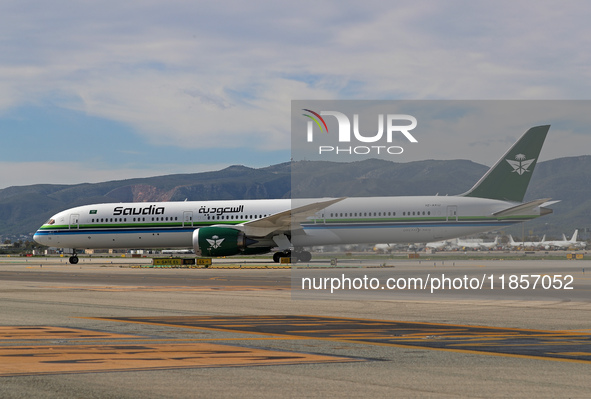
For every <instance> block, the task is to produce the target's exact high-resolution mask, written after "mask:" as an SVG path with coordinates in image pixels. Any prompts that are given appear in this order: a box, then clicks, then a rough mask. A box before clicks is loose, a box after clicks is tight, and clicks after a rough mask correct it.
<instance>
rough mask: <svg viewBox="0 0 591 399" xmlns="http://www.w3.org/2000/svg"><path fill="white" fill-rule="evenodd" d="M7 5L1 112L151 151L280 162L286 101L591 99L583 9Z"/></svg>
mask: <svg viewBox="0 0 591 399" xmlns="http://www.w3.org/2000/svg"><path fill="white" fill-rule="evenodd" d="M552 4H553V3H548V2H530V1H521V2H520V1H517V2H515V1H511V2H509V1H501V2H494V3H474V2H470V1H451V2H445V3H437V2H432V1H417V2H413V3H408V4H405V5H391V4H389V3H384V2H379V1H373V0H370V1H365V2H363V3H359V2H353V1H342V2H322V3H318V2H312V1H304V2H298V3H297V4H296V3H281V4H280V3H273V4H269V3H268V2H262V1H252V2H249V3H248V4H246V3H244V2H240V1H230V2H224V3H214V2H193V3H192V2H186V1H170V2H166V3H164V2H161V1H142V2H138V1H129V2H116V1H103V2H84V3H81V2H75V1H57V2H51V3H38V2H26V1H25V2H4V3H3V4H2V5H0V13H1V15H3V16H4V18H3V20H4V21H3V24H2V25H1V27H0V34H1V35H2V37H4V38H7V39H5V40H3V41H2V42H0V52H1V53H2V54H3V57H2V60H0V113H1V112H7V111H8V110H10V109H14V108H18V107H22V106H24V105H31V104H33V105H38V106H43V105H44V104H50V105H52V106H58V107H63V108H67V109H71V110H76V111H78V112H82V113H85V114H87V115H89V116H93V117H100V118H105V119H108V120H113V121H117V122H119V123H122V124H125V125H126V126H129V127H130V128H131V129H133V131H134V132H135V133H136V134H137V135H138V136H139V137H142V138H143V139H144V140H146V141H147V142H149V143H150V144H151V145H153V146H154V147H157V146H159V145H164V144H166V145H175V146H179V147H183V148H195V149H197V148H211V149H222V150H223V149H227V148H244V149H245V150H247V149H249V148H251V149H257V150H265V151H276V150H285V149H287V148H289V145H290V124H289V119H290V115H289V112H290V101H291V100H292V99H347V98H355V99H396V98H414V99H432V98H453V99H487V98H488V99H490V98H500V99H506V98H512V99H532V98H552V99H562V98H585V97H587V96H588V94H587V93H588V92H589V89H590V88H589V82H591V79H589V77H590V76H589V74H590V72H589V70H588V67H587V66H588V65H589V64H591V59H590V55H589V53H588V52H585V51H582V49H584V48H588V47H589V46H588V45H589V44H590V43H589V40H591V27H590V26H589V24H588V23H587V20H586V18H585V15H586V14H587V12H585V11H586V10H587V11H588V10H589V8H590V6H589V5H588V4H587V3H585V2H577V1H571V2H569V1H567V2H564V3H561V6H560V7H559V9H557V8H556V7H554V6H552V7H549V5H552Z"/></svg>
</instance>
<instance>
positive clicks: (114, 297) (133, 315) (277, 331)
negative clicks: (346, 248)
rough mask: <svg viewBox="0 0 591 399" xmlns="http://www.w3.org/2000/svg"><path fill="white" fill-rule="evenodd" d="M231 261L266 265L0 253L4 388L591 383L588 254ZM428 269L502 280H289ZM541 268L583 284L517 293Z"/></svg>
mask: <svg viewBox="0 0 591 399" xmlns="http://www.w3.org/2000/svg"><path fill="white" fill-rule="evenodd" d="M140 262H142V261H140ZM249 262H250V263H249ZM144 263H145V261H144ZM214 263H215V261H214ZM222 263H223V264H225V265H226V266H230V265H235V264H237V265H240V264H241V265H243V266H244V265H248V266H256V267H259V268H256V269H248V268H242V269H240V268H237V269H146V268H137V267H132V266H137V265H138V261H137V260H133V259H121V258H119V259H118V258H112V259H92V260H89V259H87V258H81V263H80V264H79V265H76V266H74V265H68V264H65V262H64V260H63V259H60V258H54V259H44V258H35V259H24V258H0V301H1V303H2V306H1V307H0V397H2V398H24V397H27V398H31V397H44V398H58V397H85V398H93V397H96V398H110V397H112V398H127V397H129V398H132V397H133V398H136V397H140V396H141V397H145V398H161V397H191V398H194V397H273V398H276V397H285V396H288V397H337V396H338V397H359V396H361V395H362V396H364V397H365V396H370V395H371V396H373V397H392V396H401V397H425V396H432V397H501V396H511V397H531V396H534V395H535V396H538V397H588V396H589V392H591V380H590V379H589V375H591V295H590V292H591V291H590V290H589V289H590V287H591V270H589V271H587V270H586V268H587V267H589V269H591V263H590V262H588V261H585V260H582V261H513V260H512V261H505V262H503V261H482V260H478V261H471V260H462V261H456V262H448V261H446V264H436V265H433V264H432V263H427V262H423V263H418V262H416V261H412V262H411V261H397V262H394V263H395V264H391V265H388V267H385V268H384V267H381V268H371V267H370V266H372V265H371V264H368V263H367V262H361V263H360V264H359V265H358V266H357V268H356V269H355V270H351V269H350V267H352V265H348V266H349V268H332V269H330V270H327V268H322V267H320V266H321V265H319V264H315V265H312V266H315V267H310V268H303V269H298V270H295V271H293V272H292V270H290V269H271V268H266V267H267V266H269V267H272V266H274V264H272V263H265V262H260V261H257V262H256V265H255V264H254V263H253V262H252V261H244V262H237V261H236V260H234V259H232V260H224V261H223V262H222ZM218 264H219V262H218ZM587 265H588V266H587ZM362 266H363V267H362ZM374 266H376V265H374ZM434 269H436V270H437V273H438V274H437V275H438V276H439V275H441V274H445V275H446V276H449V277H450V278H451V279H453V278H456V277H458V276H467V277H466V279H465V281H470V279H472V278H477V277H478V278H481V280H482V276H484V280H483V281H484V282H488V280H487V278H489V277H488V276H493V278H491V280H494V281H493V282H494V283H495V284H496V285H494V286H489V287H488V289H487V290H472V291H473V292H470V295H468V296H465V297H461V296H460V297H457V298H456V297H453V298H452V297H449V298H436V297H432V296H430V294H428V293H427V294H425V293H421V294H420V295H418V294H417V295H414V296H413V295H411V296H409V297H406V298H403V299H397V298H396V299H393V297H389V296H388V295H384V292H385V291H388V290H382V289H378V290H374V291H375V292H372V290H365V291H364V293H363V295H362V296H355V295H353V296H349V295H348V294H349V293H350V292H349V291H351V290H344V291H340V292H339V294H340V295H336V296H334V295H333V296H330V295H316V294H318V292H309V293H308V292H301V291H300V292H297V293H293V292H292V283H293V279H294V278H301V277H302V276H309V277H310V278H313V277H322V278H330V276H333V277H334V276H340V275H342V274H343V273H351V274H347V276H350V277H351V278H357V277H358V276H360V273H361V275H368V276H380V277H379V278H380V281H381V282H383V281H384V280H383V278H384V277H383V276H394V275H395V276H397V277H405V278H406V277H416V276H420V275H422V273H428V274H429V275H430V276H431V277H432V276H433V275H435V274H434ZM376 271H377V274H373V273H374V272H376ZM331 273H332V274H331ZM537 274H540V275H541V276H550V277H539V278H538V280H539V282H540V284H541V283H542V281H543V279H544V278H545V279H546V280H545V281H546V283H548V282H553V283H555V282H556V281H557V279H556V278H555V277H554V276H557V275H560V276H563V275H572V276H573V280H574V281H573V287H574V288H575V289H574V290H571V291H565V290H557V289H552V288H548V289H546V290H544V289H542V290H541V291H540V290H537V291H536V292H533V291H528V290H525V289H522V288H523V287H525V284H526V283H525V281H526V280H527V284H528V289H531V287H529V284H530V283H531V282H533V280H532V279H531V278H530V276H531V275H537ZM501 275H506V276H507V278H508V276H509V275H517V276H522V275H527V276H528V277H527V278H526V279H521V280H519V279H518V280H517V284H522V285H523V286H522V287H516V289H514V290H512V291H513V292H510V291H511V290H507V291H505V292H503V291H501V290H500V289H499V288H500V285H499V284H500V282H501V280H500V277H501ZM326 276H329V277H326ZM292 277H293V278H292ZM376 278H377V277H376ZM458 278H459V277H458ZM559 280H560V281H561V282H562V277H560V278H559ZM452 281H453V280H452ZM508 281H509V280H507V282H508ZM546 285H547V284H546ZM557 286H558V285H557ZM560 287H561V288H562V287H563V285H562V284H560ZM537 288H539V287H537ZM537 288H536V289H537ZM378 291H379V292H378ZM515 291H519V295H515ZM556 291H561V292H558V293H557V292H556ZM427 292H428V291H427ZM493 292H494V293H495V294H496V295H495V296H491V295H490V294H491V293H493ZM545 292H546V293H547V294H548V295H546V296H545V295H544V293H545ZM378 293H379V295H377V294H378ZM456 293H457V292H454V294H456ZM308 294H309V295H308ZM415 294H416V293H415ZM503 294H507V295H503ZM509 294H513V295H509ZM534 294H535V295H534Z"/></svg>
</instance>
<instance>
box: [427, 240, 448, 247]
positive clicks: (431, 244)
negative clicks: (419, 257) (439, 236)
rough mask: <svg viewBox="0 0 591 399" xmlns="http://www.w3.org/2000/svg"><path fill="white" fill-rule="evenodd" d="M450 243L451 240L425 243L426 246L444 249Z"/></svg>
mask: <svg viewBox="0 0 591 399" xmlns="http://www.w3.org/2000/svg"><path fill="white" fill-rule="evenodd" d="M450 243H451V242H450V241H449V240H441V241H433V242H428V243H427V244H425V247H426V248H431V249H443V248H445V247H448V246H450Z"/></svg>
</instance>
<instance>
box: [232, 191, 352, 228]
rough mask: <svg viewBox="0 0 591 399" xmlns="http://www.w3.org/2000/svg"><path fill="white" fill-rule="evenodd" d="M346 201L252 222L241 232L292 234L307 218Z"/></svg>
mask: <svg viewBox="0 0 591 399" xmlns="http://www.w3.org/2000/svg"><path fill="white" fill-rule="evenodd" d="M344 199H345V197H342V198H333V199H330V200H324V201H318V202H314V203H312V204H307V205H303V206H300V207H297V208H293V209H288V210H287V211H283V212H279V213H275V214H273V215H270V216H267V217H265V218H262V219H257V220H252V221H250V222H246V223H244V224H242V225H238V226H240V227H241V229H240V230H242V231H243V232H244V234H246V235H248V236H252V237H265V236H268V235H277V234H285V233H288V232H290V231H291V229H292V227H293V226H298V225H299V224H300V223H301V222H303V221H305V220H306V218H308V217H310V216H313V215H314V214H315V213H316V212H318V211H321V210H322V209H324V208H326V207H328V206H330V205H332V204H336V203H337V202H340V201H342V200H344ZM234 227H237V226H234Z"/></svg>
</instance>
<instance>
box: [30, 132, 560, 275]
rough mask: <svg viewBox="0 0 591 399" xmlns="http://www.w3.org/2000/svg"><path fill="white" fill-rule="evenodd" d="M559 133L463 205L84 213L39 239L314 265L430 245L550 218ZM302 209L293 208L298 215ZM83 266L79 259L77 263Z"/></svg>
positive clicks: (510, 162)
mask: <svg viewBox="0 0 591 399" xmlns="http://www.w3.org/2000/svg"><path fill="white" fill-rule="evenodd" d="M549 128H550V126H537V127H533V128H531V129H529V130H528V131H527V132H526V133H525V134H524V135H523V136H522V137H521V138H520V139H519V140H518V141H517V142H516V143H515V144H514V145H513V146H512V147H511V148H510V149H509V151H507V153H506V154H505V155H504V156H503V157H501V158H500V159H499V160H498V161H497V163H496V164H495V165H494V166H492V167H491V168H490V169H489V170H488V172H486V174H485V175H484V176H483V177H482V178H481V179H480V180H479V181H478V182H477V183H476V184H475V185H474V186H473V187H472V188H471V189H470V190H469V191H468V192H466V193H464V194H460V195H457V196H412V197H366V198H321V199H319V198H317V199H298V200H290V199H276V200H238V201H205V202H203V201H185V202H157V203H116V204H96V205H85V206H79V207H76V208H72V209H68V210H65V211H63V212H60V213H58V214H56V215H54V216H52V217H51V218H50V219H49V220H48V221H47V222H46V223H45V224H43V225H42V226H41V227H40V228H39V230H38V231H37V232H36V233H35V236H34V239H35V241H37V242H38V243H40V244H43V245H47V246H51V247H66V248H76V249H86V248H94V249H98V248H104V249H106V248H136V249H141V248H193V249H194V250H195V254H196V255H198V256H230V255H238V254H245V255H247V254H263V253H268V252H271V251H272V250H273V249H274V248H277V250H276V252H275V254H274V255H273V259H274V260H275V261H276V262H278V261H279V259H280V258H281V257H284V256H291V257H296V258H297V259H299V260H301V261H304V262H306V261H309V260H310V258H311V254H310V252H308V251H306V250H305V248H306V247H310V246H314V245H332V244H337V245H338V244H361V243H375V242H389V243H401V242H431V241H440V240H446V239H450V238H455V237H461V236H464V235H467V234H474V233H479V232H485V231H488V230H494V229H497V228H499V227H501V226H507V225H511V224H514V223H518V222H523V221H527V220H530V219H533V218H536V217H539V216H542V215H546V214H548V213H551V212H552V210H551V209H548V208H545V207H544V206H548V205H549V204H551V203H553V202H549V198H545V199H539V200H535V201H531V202H527V203H522V202H523V197H524V195H525V191H526V189H527V186H528V184H529V181H530V178H531V175H532V172H533V171H534V167H535V165H536V161H537V159H538V156H539V154H540V151H541V149H542V144H543V143H544V139H545V138H546V134H547V133H548V129H549ZM292 204H293V206H292ZM70 262H71V263H74V264H75V263H77V262H78V257H77V256H76V252H74V255H73V256H72V257H70Z"/></svg>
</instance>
